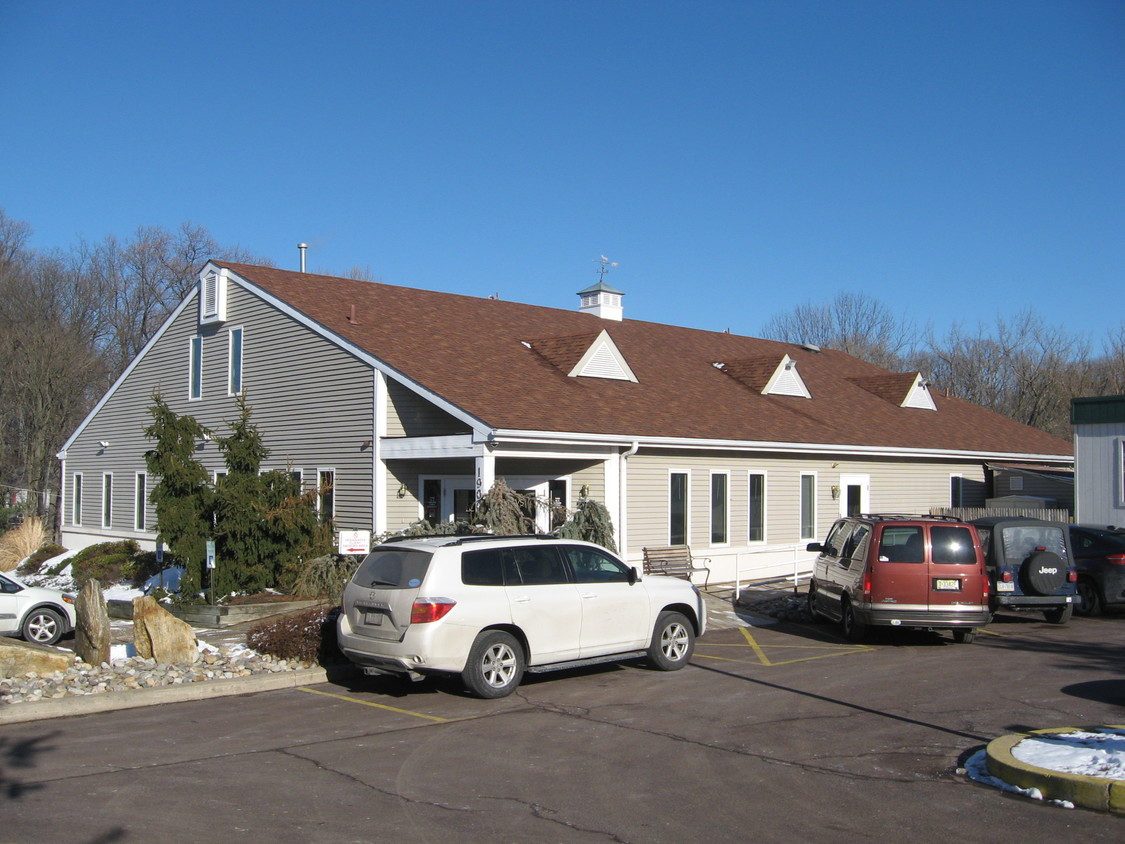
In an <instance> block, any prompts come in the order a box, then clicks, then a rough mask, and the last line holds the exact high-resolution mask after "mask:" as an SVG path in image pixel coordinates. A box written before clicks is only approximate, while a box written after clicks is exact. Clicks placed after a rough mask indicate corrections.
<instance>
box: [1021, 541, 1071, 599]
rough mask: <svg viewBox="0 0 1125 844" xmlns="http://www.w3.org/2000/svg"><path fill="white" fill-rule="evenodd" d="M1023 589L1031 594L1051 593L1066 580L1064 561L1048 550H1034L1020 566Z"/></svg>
mask: <svg viewBox="0 0 1125 844" xmlns="http://www.w3.org/2000/svg"><path fill="white" fill-rule="evenodd" d="M1020 580H1021V584H1020V585H1022V586H1023V591H1024V592H1026V593H1028V594H1032V595H1053V594H1055V592H1057V591H1058V590H1059V589H1060V588H1061V587H1062V585H1063V583H1064V582H1065V581H1066V563H1064V562H1063V560H1062V557H1060V556H1059V555H1058V554H1054V553H1052V552H1050V551H1036V552H1035V553H1034V554H1032V555H1031V556H1030V557H1028V558H1027V559H1026V560H1025V561H1024V563H1023V565H1022V566H1021V567H1020Z"/></svg>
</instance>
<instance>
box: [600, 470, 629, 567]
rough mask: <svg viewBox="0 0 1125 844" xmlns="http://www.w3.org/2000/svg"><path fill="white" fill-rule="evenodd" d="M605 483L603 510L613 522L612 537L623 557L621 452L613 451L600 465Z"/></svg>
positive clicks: (623, 525)
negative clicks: (604, 509)
mask: <svg viewBox="0 0 1125 844" xmlns="http://www.w3.org/2000/svg"><path fill="white" fill-rule="evenodd" d="M602 470H603V476H604V481H603V482H604V483H605V502H604V503H605V508H606V509H607V510H608V511H609V518H610V519H611V520H612V521H613V537H614V539H615V540H616V542H617V552H618V553H619V554H620V555H621V556H622V557H624V556H625V520H624V518H623V514H624V512H625V508H624V506H623V500H622V499H623V495H624V491H625V489H624V487H625V461H624V460H622V459H621V452H619V451H616V450H614V452H613V453H612V454H610V455H609V456H608V457H606V459H605V462H604V463H603V464H602Z"/></svg>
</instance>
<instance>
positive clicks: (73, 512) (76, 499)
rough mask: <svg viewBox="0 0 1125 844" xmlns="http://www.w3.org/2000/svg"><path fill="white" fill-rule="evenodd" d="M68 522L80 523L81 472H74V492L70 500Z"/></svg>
mask: <svg viewBox="0 0 1125 844" xmlns="http://www.w3.org/2000/svg"><path fill="white" fill-rule="evenodd" d="M70 508H71V509H70V523H71V524H72V525H80V524H82V473H81V472H75V473H74V494H73V495H72V496H71V500H70Z"/></svg>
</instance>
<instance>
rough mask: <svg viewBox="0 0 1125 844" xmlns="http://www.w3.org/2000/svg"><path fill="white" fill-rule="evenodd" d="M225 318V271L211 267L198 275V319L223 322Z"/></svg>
mask: <svg viewBox="0 0 1125 844" xmlns="http://www.w3.org/2000/svg"><path fill="white" fill-rule="evenodd" d="M226 318H227V271H226V270H223V269H217V268H215V267H212V268H210V269H207V270H204V271H203V272H202V273H200V276H199V321H200V322H201V323H207V322H223V321H224V320H225V319H226Z"/></svg>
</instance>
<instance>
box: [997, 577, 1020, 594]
mask: <svg viewBox="0 0 1125 844" xmlns="http://www.w3.org/2000/svg"><path fill="white" fill-rule="evenodd" d="M996 591H997V592H1015V591H1016V584H1015V583H1014V582H1012V583H1005V582H1004V581H1003V580H1001V581H1000V582H999V583H997V584H996Z"/></svg>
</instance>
